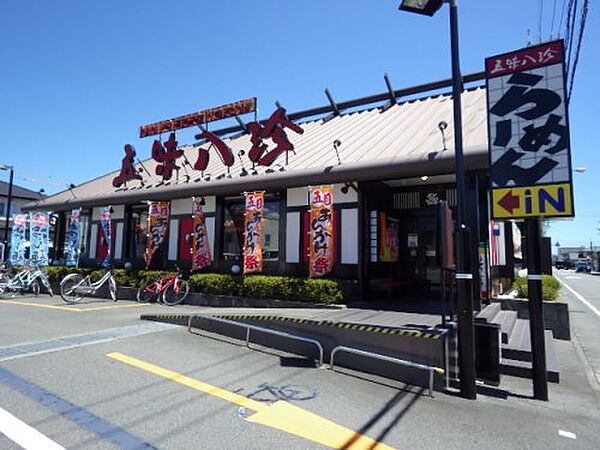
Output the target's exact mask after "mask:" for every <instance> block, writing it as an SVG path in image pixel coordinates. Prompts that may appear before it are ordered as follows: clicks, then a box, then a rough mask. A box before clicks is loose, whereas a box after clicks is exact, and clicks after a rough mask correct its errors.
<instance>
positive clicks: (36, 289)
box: [29, 280, 42, 297]
mask: <svg viewBox="0 0 600 450" xmlns="http://www.w3.org/2000/svg"><path fill="white" fill-rule="evenodd" d="M29 290H30V291H31V293H32V294H33V295H35V296H36V297H37V296H38V295H40V292H41V290H42V288H41V287H40V282H39V281H38V280H33V281H32V282H31V284H30V285H29Z"/></svg>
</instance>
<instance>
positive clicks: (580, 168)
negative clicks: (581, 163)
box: [575, 167, 587, 173]
mask: <svg viewBox="0 0 600 450" xmlns="http://www.w3.org/2000/svg"><path fill="white" fill-rule="evenodd" d="M586 170H587V167H577V168H575V172H577V173H585V171H586Z"/></svg>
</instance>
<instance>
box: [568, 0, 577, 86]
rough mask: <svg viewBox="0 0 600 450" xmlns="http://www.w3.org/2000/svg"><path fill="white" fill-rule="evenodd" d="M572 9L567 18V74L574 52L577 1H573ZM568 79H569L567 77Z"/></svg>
mask: <svg viewBox="0 0 600 450" xmlns="http://www.w3.org/2000/svg"><path fill="white" fill-rule="evenodd" d="M570 3H571V8H570V9H569V15H568V16H567V41H566V47H567V49H568V53H567V74H568V73H569V68H570V67H571V61H572V60H571V52H572V50H573V36H574V34H575V16H576V15H577V0H571V2H570ZM567 78H568V77H567Z"/></svg>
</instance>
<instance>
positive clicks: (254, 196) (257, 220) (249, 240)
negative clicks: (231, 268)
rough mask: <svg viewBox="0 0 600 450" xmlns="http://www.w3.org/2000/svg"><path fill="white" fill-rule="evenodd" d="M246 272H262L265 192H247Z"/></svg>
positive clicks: (245, 228)
mask: <svg viewBox="0 0 600 450" xmlns="http://www.w3.org/2000/svg"><path fill="white" fill-rule="evenodd" d="M245 202H246V211H245V213H244V274H247V273H258V272H262V268H263V255H262V242H261V237H262V221H263V207H264V204H265V198H264V193H263V192H248V193H246V194H245Z"/></svg>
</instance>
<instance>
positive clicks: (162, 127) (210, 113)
mask: <svg viewBox="0 0 600 450" xmlns="http://www.w3.org/2000/svg"><path fill="white" fill-rule="evenodd" d="M253 111H256V98H247V99H245V100H240V101H238V102H234V103H229V104H227V105H223V106H218V107H216V108H209V109H205V110H202V111H198V112H195V113H192V114H186V115H185V116H180V117H175V118H174V119H168V120H163V121H161V122H156V123H152V124H150V125H143V126H141V127H140V138H143V137H146V136H152V135H155V134H160V133H164V132H166V131H175V130H180V129H182V128H189V127H194V126H196V125H201V124H205V123H209V122H214V121H215V120H221V119H227V118H228V117H234V116H239V115H242V114H246V113H249V112H253Z"/></svg>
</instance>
